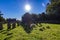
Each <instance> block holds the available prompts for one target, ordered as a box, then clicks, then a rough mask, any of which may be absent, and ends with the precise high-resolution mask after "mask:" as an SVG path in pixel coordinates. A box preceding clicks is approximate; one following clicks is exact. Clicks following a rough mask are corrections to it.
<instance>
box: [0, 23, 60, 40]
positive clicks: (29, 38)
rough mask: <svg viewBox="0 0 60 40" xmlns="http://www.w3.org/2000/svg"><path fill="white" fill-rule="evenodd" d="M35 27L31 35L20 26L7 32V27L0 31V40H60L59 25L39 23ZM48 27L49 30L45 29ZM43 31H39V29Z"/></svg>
mask: <svg viewBox="0 0 60 40" xmlns="http://www.w3.org/2000/svg"><path fill="white" fill-rule="evenodd" d="M41 24H42V26H41V25H40V24H37V25H35V27H34V28H33V30H32V31H31V33H29V34H28V33H26V32H25V30H24V28H23V27H22V26H16V28H15V29H12V30H10V31H7V25H6V24H4V29H3V30H0V40H60V24H48V23H41ZM47 26H49V28H47ZM43 27H44V29H43V31H41V30H40V29H42V28H43Z"/></svg>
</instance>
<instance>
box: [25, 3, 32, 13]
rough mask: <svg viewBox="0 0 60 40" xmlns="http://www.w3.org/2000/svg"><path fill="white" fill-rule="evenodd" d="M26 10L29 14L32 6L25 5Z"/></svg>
mask: <svg viewBox="0 0 60 40" xmlns="http://www.w3.org/2000/svg"><path fill="white" fill-rule="evenodd" d="M25 10H26V11H27V12H29V11H30V10H31V6H30V5H29V4H26V5H25Z"/></svg>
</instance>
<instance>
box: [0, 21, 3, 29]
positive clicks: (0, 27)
mask: <svg viewBox="0 0 60 40" xmlns="http://www.w3.org/2000/svg"><path fill="white" fill-rule="evenodd" d="M2 29H3V24H2V22H0V30H2Z"/></svg>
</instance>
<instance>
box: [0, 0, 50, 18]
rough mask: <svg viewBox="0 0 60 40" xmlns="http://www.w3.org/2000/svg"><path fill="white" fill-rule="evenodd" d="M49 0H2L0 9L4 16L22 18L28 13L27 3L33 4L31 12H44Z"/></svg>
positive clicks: (0, 0)
mask: <svg viewBox="0 0 60 40" xmlns="http://www.w3.org/2000/svg"><path fill="white" fill-rule="evenodd" d="M48 2H49V0H0V10H1V11H2V13H3V14H4V15H3V17H4V18H16V19H21V17H22V15H24V14H25V13H26V11H25V9H24V8H25V5H26V4H27V3H28V4H30V6H31V10H30V11H29V12H30V13H36V14H39V13H42V12H45V10H46V4H47V3H48Z"/></svg>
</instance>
